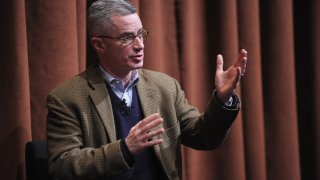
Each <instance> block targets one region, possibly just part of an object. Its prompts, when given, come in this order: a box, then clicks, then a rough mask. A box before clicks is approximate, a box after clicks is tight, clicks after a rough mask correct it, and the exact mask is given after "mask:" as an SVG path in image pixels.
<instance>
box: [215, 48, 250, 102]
mask: <svg viewBox="0 0 320 180" xmlns="http://www.w3.org/2000/svg"><path fill="white" fill-rule="evenodd" d="M247 54H248V53H247V51H246V50H244V49H242V50H241V51H240V53H239V57H238V59H237V60H236V62H235V63H234V64H233V65H232V66H230V67H229V68H228V69H227V70H226V71H223V57H222V55H221V54H219V55H218V56H217V70H216V77H215V86H216V91H217V95H218V97H219V99H220V100H221V101H222V102H224V103H225V102H228V100H229V99H230V97H231V96H232V94H233V93H234V90H235V89H236V87H237V85H238V84H239V82H240V79H241V76H243V75H244V73H245V71H246V64H247Z"/></svg>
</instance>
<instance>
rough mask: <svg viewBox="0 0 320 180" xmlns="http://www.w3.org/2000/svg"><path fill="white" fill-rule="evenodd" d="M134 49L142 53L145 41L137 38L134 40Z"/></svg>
mask: <svg viewBox="0 0 320 180" xmlns="http://www.w3.org/2000/svg"><path fill="white" fill-rule="evenodd" d="M133 49H134V50H136V51H141V50H143V49H144V44H143V39H140V38H139V37H135V38H134V40H133Z"/></svg>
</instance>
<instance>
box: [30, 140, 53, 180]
mask: <svg viewBox="0 0 320 180" xmlns="http://www.w3.org/2000/svg"><path fill="white" fill-rule="evenodd" d="M25 158H26V173H27V180H38V179H39V180H40V179H41V180H47V179H49V175H48V152H47V142H46V141H30V142H28V143H27V144H26V148H25Z"/></svg>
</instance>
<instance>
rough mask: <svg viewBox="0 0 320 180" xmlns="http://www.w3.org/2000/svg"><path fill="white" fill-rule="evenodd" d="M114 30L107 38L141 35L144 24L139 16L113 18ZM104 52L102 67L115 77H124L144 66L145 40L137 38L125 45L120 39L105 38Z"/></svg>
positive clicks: (101, 58)
mask: <svg viewBox="0 0 320 180" xmlns="http://www.w3.org/2000/svg"><path fill="white" fill-rule="evenodd" d="M111 20H112V23H113V28H112V30H111V33H110V34H107V35H106V36H110V37H116V38H119V37H120V38H122V37H128V35H129V36H130V35H131V37H132V35H134V36H136V35H137V34H139V33H141V31H142V30H143V29H142V23H141V20H140V18H139V16H138V15H137V14H130V15H125V16H113V17H112V18H111ZM102 41H103V43H104V44H105V48H104V51H102V53H100V55H101V56H100V63H101V65H102V66H103V67H104V68H105V69H106V70H107V71H109V72H110V73H112V74H113V75H116V76H118V77H122V76H125V75H127V74H128V73H129V72H130V71H132V70H135V69H139V68H141V67H142V66H143V57H144V53H143V50H144V44H143V39H142V38H141V39H140V38H139V37H135V38H134V40H133V42H132V43H129V44H127V43H124V42H123V41H121V40H119V39H111V38H103V39H102Z"/></svg>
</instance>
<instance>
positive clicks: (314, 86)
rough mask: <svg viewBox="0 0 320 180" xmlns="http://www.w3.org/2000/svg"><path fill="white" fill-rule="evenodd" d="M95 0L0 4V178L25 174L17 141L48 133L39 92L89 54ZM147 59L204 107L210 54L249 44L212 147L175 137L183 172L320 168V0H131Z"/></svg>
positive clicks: (210, 83) (231, 179) (306, 177)
mask: <svg viewBox="0 0 320 180" xmlns="http://www.w3.org/2000/svg"><path fill="white" fill-rule="evenodd" d="M92 1H93V0H68V1H60V0H51V1H44V0H12V1H3V2H1V5H0V22H1V28H0V82H1V85H0V146H1V148H0V160H1V161H0V179H8V180H11V179H12V180H16V179H19V180H23V179H25V178H26V177H25V176H26V175H25V157H24V147H25V144H26V143H27V142H28V141H31V140H45V139H46V114H47V109H46V96H47V94H48V93H49V92H50V91H51V90H52V89H53V88H54V87H56V86H57V85H59V84H60V83H61V82H63V81H65V80H67V79H69V78H71V77H72V76H74V75H76V74H78V73H79V72H81V71H83V70H85V68H86V66H88V65H90V64H92V63H94V62H95V60H96V59H95V58H96V57H95V54H94V52H93V50H92V48H90V45H89V44H88V43H87V36H86V13H87V7H88V5H89V4H90V3H91V2H92ZM133 3H134V4H135V5H136V6H137V8H138V10H139V14H140V17H141V19H142V22H143V24H144V27H145V28H146V29H148V30H149V31H150V36H149V38H148V40H147V42H146V43H145V47H146V48H145V53H146V56H145V68H147V69H152V70H157V71H161V72H164V73H167V74H169V75H171V76H173V77H175V78H176V79H177V80H178V81H179V82H180V83H181V85H182V87H183V89H184V90H185V92H186V96H187V97H188V99H189V101H190V103H191V104H193V105H195V106H196V107H198V108H199V110H200V111H203V110H204V108H205V107H206V104H207V101H208V99H209V97H210V95H211V92H212V90H213V89H214V74H215V59H216V56H217V54H219V53H221V54H223V56H224V60H225V66H229V65H231V64H232V63H233V62H234V61H235V60H236V58H237V55H238V52H239V50H240V49H242V48H245V49H246V50H247V51H248V52H249V55H248V56H249V58H248V59H249V60H248V64H247V72H246V75H245V76H244V77H243V78H242V79H241V84H240V87H239V88H238V89H237V93H238V94H239V96H240V97H241V99H242V109H241V112H240V114H239V115H238V117H237V120H236V122H235V123H234V125H233V126H232V128H231V131H230V134H229V136H228V138H227V140H226V141H225V142H224V144H223V145H222V146H221V147H220V148H218V149H217V150H214V151H196V150H192V149H190V148H187V147H184V148H183V160H184V161H183V169H184V170H183V179H185V180H198V179H201V180H287V179H288V180H289V179H290V180H316V179H320V171H319V169H320V131H318V128H319V127H320V95H319V92H320V71H319V70H318V69H320V51H319V50H318V49H319V48H320V35H319V34H320V11H319V9H320V1H305V0H281V1H279V0H269V1H266V0H257V1H252V0H237V1H233V0H197V1H195V0H134V1H133Z"/></svg>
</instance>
